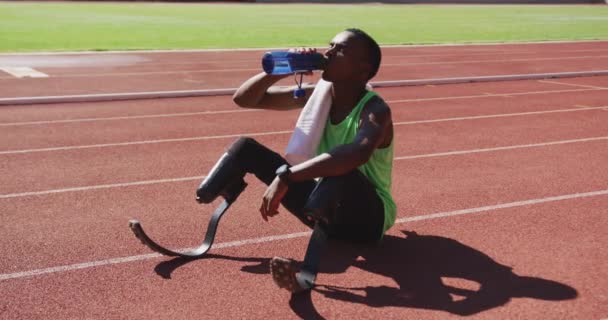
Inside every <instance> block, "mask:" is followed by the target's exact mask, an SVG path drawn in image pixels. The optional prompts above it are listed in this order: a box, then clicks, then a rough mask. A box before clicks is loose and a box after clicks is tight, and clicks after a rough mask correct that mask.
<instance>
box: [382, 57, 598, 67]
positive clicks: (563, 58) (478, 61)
mask: <svg viewBox="0 0 608 320" xmlns="http://www.w3.org/2000/svg"><path fill="white" fill-rule="evenodd" d="M606 57H608V56H575V57H556V58H526V59H524V58H521V59H494V60H460V61H432V62H404V63H385V64H382V66H383V67H385V66H386V67H399V66H420V65H443V64H470V63H482V62H484V63H486V62H491V63H493V62H498V63H505V62H527V61H554V60H578V59H591V58H594V59H595V58H606Z"/></svg>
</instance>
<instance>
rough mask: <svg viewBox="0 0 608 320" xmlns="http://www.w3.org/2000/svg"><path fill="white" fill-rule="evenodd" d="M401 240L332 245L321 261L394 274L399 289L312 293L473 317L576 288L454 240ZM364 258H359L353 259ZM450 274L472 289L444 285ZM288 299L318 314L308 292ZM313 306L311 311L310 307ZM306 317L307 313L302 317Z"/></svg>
mask: <svg viewBox="0 0 608 320" xmlns="http://www.w3.org/2000/svg"><path fill="white" fill-rule="evenodd" d="M403 233H404V234H405V235H406V237H405V238H401V237H394V236H386V237H385V238H384V241H383V243H382V245H381V246H378V247H373V248H355V247H352V246H349V245H345V244H340V243H332V248H331V249H330V250H328V252H329V254H331V258H326V259H324V264H323V265H322V267H321V272H323V273H342V272H344V271H346V269H347V268H348V267H350V266H352V267H356V268H360V269H362V270H365V271H367V272H371V273H375V274H378V275H383V276H386V277H389V278H392V279H393V280H394V281H395V282H396V283H397V284H398V287H388V286H367V287H352V288H349V287H338V286H332V285H330V284H320V283H319V284H317V286H316V288H315V289H314V290H315V291H316V292H318V293H320V294H323V295H324V296H326V297H328V298H332V299H337V300H342V301H348V302H351V303H361V304H365V305H367V306H370V307H389V306H392V307H408V308H421V309H431V310H442V311H446V312H449V313H452V314H456V315H462V316H466V315H473V314H476V313H479V312H482V311H485V310H489V309H492V308H495V307H498V306H502V305H504V304H506V303H507V302H509V301H510V300H511V299H512V298H523V297H527V298H534V299H542V300H554V301H557V300H568V299H574V298H576V297H577V291H576V290H575V289H574V288H572V287H570V286H567V285H565V284H561V283H558V282H555V281H551V280H546V279H542V278H534V277H526V276H520V275H517V274H515V273H514V272H513V270H512V269H511V268H510V267H508V266H504V265H501V264H499V263H497V262H496V261H494V260H492V258H490V257H489V256H487V255H485V254H484V253H482V252H480V251H478V250H475V249H473V248H471V247H468V246H466V245H464V244H462V243H460V242H458V241H456V240H453V239H449V238H445V237H439V236H431V235H418V234H416V233H415V232H408V231H403ZM358 257H362V258H363V259H357V258H358ZM442 278H444V279H447V278H452V279H454V280H455V281H450V283H451V282H458V283H462V282H463V281H462V280H466V283H475V285H474V286H473V287H475V288H474V289H471V288H470V287H471V286H470V285H467V288H459V287H457V286H455V285H450V284H446V283H444V281H442ZM292 300H296V301H295V302H293V303H290V305H291V306H292V309H293V311H294V312H295V313H296V314H297V315H299V316H300V317H303V318H306V319H309V318H320V316H319V317H310V315H313V314H315V313H316V310H314V306H313V305H312V301H307V300H310V295H308V296H305V295H303V296H301V297H298V296H294V297H292ZM311 308H312V309H311ZM307 309H308V310H307ZM304 315H307V316H304Z"/></svg>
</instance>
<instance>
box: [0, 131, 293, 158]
mask: <svg viewBox="0 0 608 320" xmlns="http://www.w3.org/2000/svg"><path fill="white" fill-rule="evenodd" d="M292 132H293V130H286V131H270V132H255V133H243V134H227V135H219V136H202V137H190V138H176V139H159V140H143V141H131V142H117V143H104V144H91V145H82V146H69V147H52V148H41V149H24V150H8V151H0V155H8V154H21V153H32V152H48V151H66V150H77V149H91V148H106V147H122V146H132V145H142V144H156V143H167V142H186V141H202V140H213V139H226V138H238V137H242V136H244V135H246V136H250V137H259V136H269V135H277V134H287V133H292Z"/></svg>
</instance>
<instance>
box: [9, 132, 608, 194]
mask: <svg viewBox="0 0 608 320" xmlns="http://www.w3.org/2000/svg"><path fill="white" fill-rule="evenodd" d="M602 140H608V136H605V137H593V138H585V139H575V140H561V141H550V142H544V143H535V144H524V145H513V146H505V147H496V148H486V149H472V150H460V151H450V152H439V153H429V154H419V155H411V156H402V157H395V158H394V160H395V161H399V160H411V159H419V158H434V157H445V156H455V155H465V154H474V153H482V152H494V151H504V150H514V149H524V148H535V147H545V146H553V145H561V144H571V143H581V142H592V141H602ZM202 178H204V176H196V177H184V178H171V179H162V180H145V181H135V182H127V183H118V184H105V185H93V186H84V187H73V188H65V189H53V190H43V191H31V192H21V193H8V194H2V195H0V200H1V199H10V198H18V197H29V196H39V195H47V194H53V193H63V192H74V191H88V190H94V189H109V188H121V187H129V186H137V185H147V184H158V183H166V182H179V181H189V180H196V179H202Z"/></svg>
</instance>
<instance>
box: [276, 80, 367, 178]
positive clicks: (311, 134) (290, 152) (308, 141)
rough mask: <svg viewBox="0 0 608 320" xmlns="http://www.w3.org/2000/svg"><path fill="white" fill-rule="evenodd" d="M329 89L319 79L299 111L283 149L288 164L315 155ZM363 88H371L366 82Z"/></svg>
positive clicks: (324, 121) (328, 99) (324, 120)
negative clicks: (285, 147) (294, 125)
mask: <svg viewBox="0 0 608 320" xmlns="http://www.w3.org/2000/svg"><path fill="white" fill-rule="evenodd" d="M331 89H332V83H331V82H328V81H325V80H323V79H319V82H317V85H316V86H315V89H314V90H313V91H312V94H311V95H310V98H308V101H307V102H306V105H305V106H304V108H303V109H302V111H301V112H300V117H299V118H298V121H297V122H296V127H295V129H294V130H293V133H292V134H291V139H289V143H288V144H287V149H286V150H285V159H286V160H287V162H289V164H290V165H292V166H293V165H296V164H298V163H301V162H304V161H306V160H308V159H310V158H313V157H314V156H316V155H317V148H318V147H319V143H320V142H321V136H322V135H323V131H324V130H325V125H326V123H327V116H328V115H329V109H330V108H331V103H332V95H331ZM365 89H367V90H368V91H371V90H372V89H373V88H372V85H371V84H369V83H368V84H366V85H365Z"/></svg>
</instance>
